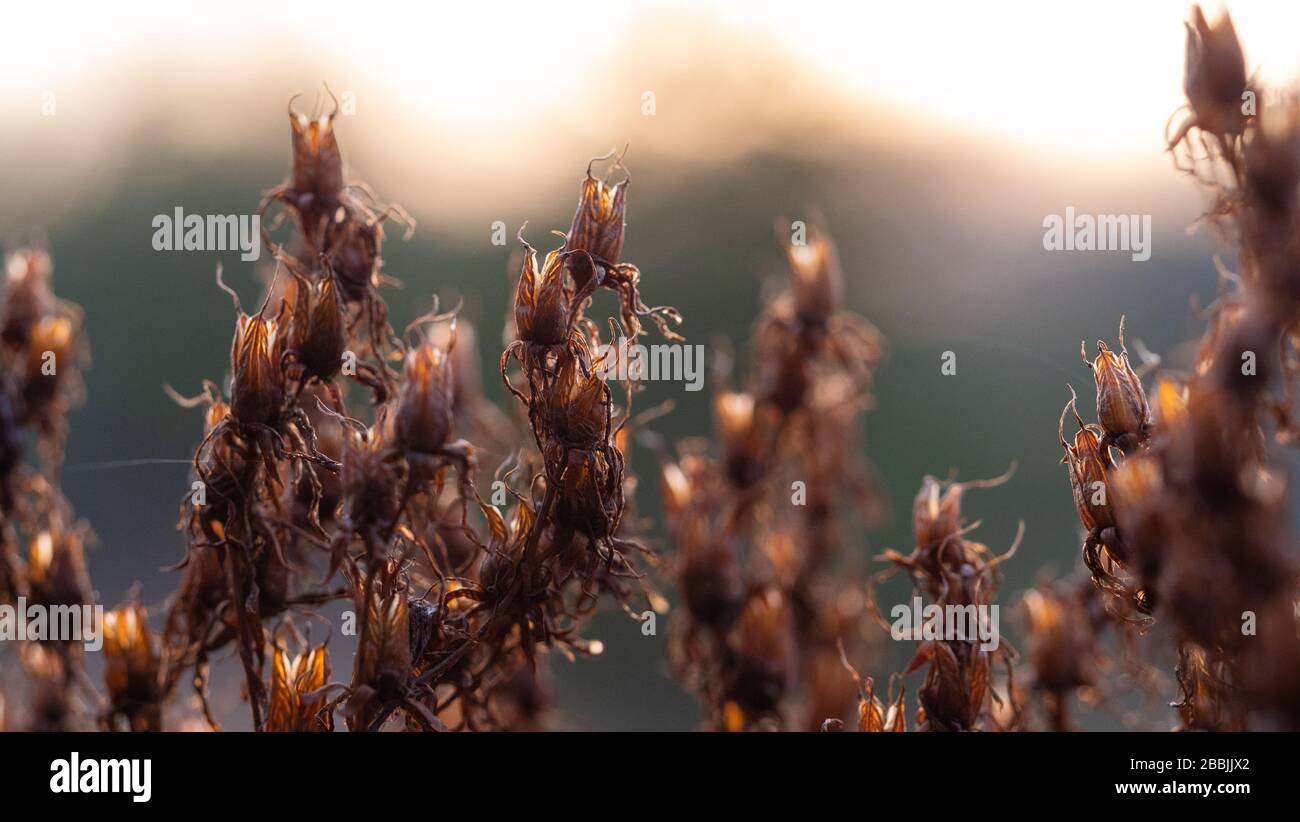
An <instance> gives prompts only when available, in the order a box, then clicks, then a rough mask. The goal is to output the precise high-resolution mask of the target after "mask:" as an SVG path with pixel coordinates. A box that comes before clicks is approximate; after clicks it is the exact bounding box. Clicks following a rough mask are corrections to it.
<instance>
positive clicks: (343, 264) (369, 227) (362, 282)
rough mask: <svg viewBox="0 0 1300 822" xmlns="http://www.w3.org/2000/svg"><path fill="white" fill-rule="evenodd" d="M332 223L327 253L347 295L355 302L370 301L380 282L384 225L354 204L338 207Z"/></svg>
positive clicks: (326, 246)
mask: <svg viewBox="0 0 1300 822" xmlns="http://www.w3.org/2000/svg"><path fill="white" fill-rule="evenodd" d="M328 220H329V223H328V226H327V228H326V237H325V241H324V244H323V250H324V251H325V252H326V253H327V255H328V259H329V264H330V267H331V268H332V269H333V271H334V273H335V274H336V275H338V278H339V284H340V285H341V286H342V287H343V292H344V295H345V296H346V297H347V298H348V299H349V300H352V301H354V302H359V301H362V300H365V299H369V298H370V297H371V296H372V291H373V289H374V288H375V286H376V283H377V280H378V278H377V276H376V275H377V274H378V272H379V266H380V262H381V260H380V254H381V251H382V249H383V245H384V226H383V223H382V222H381V221H379V220H378V219H376V218H375V217H374V215H372V214H371V213H370V212H369V211H368V210H366V209H365V208H364V207H362V206H359V205H355V204H352V203H347V204H344V205H340V206H338V207H336V208H335V209H334V210H333V212H332V213H331V214H329V215H328Z"/></svg>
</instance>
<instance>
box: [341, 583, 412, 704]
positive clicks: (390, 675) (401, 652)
mask: <svg viewBox="0 0 1300 822" xmlns="http://www.w3.org/2000/svg"><path fill="white" fill-rule="evenodd" d="M365 599H366V597H365V585H364V583H363V582H360V583H358V585H357V602H358V603H360V602H362V601H363V600H365ZM369 602H370V606H369V608H367V609H365V613H366V619H367V620H368V621H369V625H367V626H366V627H367V631H366V644H365V647H363V648H358V649H357V657H356V659H357V661H356V667H355V669H354V671H353V676H352V682H353V686H354V687H356V686H360V685H369V686H370V687H371V688H374V689H375V690H376V691H378V692H379V693H381V694H401V693H402V691H403V686H404V683H405V682H406V680H407V678H408V677H409V676H410V673H411V631H410V609H409V606H408V604H407V601H406V593H405V592H404V591H400V590H397V589H396V587H392V588H391V589H390V590H389V591H387V592H383V591H377V592H376V595H375V596H372V597H370V598H369Z"/></svg>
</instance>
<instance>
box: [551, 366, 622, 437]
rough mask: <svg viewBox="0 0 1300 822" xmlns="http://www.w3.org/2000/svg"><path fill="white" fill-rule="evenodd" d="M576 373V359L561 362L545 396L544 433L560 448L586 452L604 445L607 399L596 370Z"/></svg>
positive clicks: (577, 369)
mask: <svg viewBox="0 0 1300 822" xmlns="http://www.w3.org/2000/svg"><path fill="white" fill-rule="evenodd" d="M580 372H581V368H580V366H579V362H578V359H577V358H576V357H568V358H566V359H564V360H563V361H562V362H561V364H560V372H559V375H558V377H557V378H556V380H555V384H554V385H553V386H551V388H550V389H549V390H548V391H547V392H546V394H545V402H546V411H547V414H546V420H547V433H548V436H554V437H556V438H557V439H558V440H559V442H560V443H563V444H564V445H567V446H569V447H572V448H578V449H583V450H589V449H592V448H595V447H597V446H599V445H602V444H604V443H605V437H606V433H607V431H608V428H609V414H610V402H611V399H610V394H609V387H608V386H607V385H606V384H605V381H604V380H603V379H601V377H600V374H599V373H598V370H597V369H594V368H593V369H592V371H591V373H588V374H582V373H580Z"/></svg>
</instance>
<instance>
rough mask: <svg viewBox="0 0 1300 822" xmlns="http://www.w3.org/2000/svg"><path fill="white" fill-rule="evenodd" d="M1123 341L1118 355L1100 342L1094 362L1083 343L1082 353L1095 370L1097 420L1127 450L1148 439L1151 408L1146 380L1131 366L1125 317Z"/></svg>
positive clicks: (1120, 325) (1080, 352)
mask: <svg viewBox="0 0 1300 822" xmlns="http://www.w3.org/2000/svg"><path fill="white" fill-rule="evenodd" d="M1119 340H1120V353H1119V354H1118V355H1117V354H1116V353H1115V352H1114V351H1111V350H1110V349H1109V348H1107V347H1106V343H1104V342H1102V341H1101V340H1097V358H1096V359H1095V360H1093V361H1092V362H1088V355H1087V353H1086V352H1085V350H1084V346H1083V343H1080V344H1079V354H1080V356H1082V357H1083V360H1084V363H1086V364H1087V365H1088V367H1089V368H1091V369H1092V376H1093V380H1094V381H1095V382H1096V383H1097V421H1098V422H1100V423H1101V427H1102V428H1103V429H1105V431H1106V433H1107V434H1109V435H1110V436H1111V437H1112V438H1114V440H1115V441H1116V442H1117V443H1118V444H1120V445H1121V447H1125V446H1126V445H1128V444H1130V443H1137V442H1142V441H1144V440H1145V439H1146V437H1147V435H1148V434H1149V433H1150V430H1151V408H1150V407H1149V406H1148V404H1147V395H1146V391H1144V390H1143V389H1142V381H1141V380H1139V379H1138V376H1137V374H1136V373H1135V372H1134V371H1133V366H1132V365H1130V364H1129V360H1128V351H1127V350H1126V349H1125V348H1124V320H1123V319H1122V318H1121V319H1120V324H1119ZM1125 450H1126V451H1127V450H1129V449H1128V448H1125Z"/></svg>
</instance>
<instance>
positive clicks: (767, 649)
mask: <svg viewBox="0 0 1300 822" xmlns="http://www.w3.org/2000/svg"><path fill="white" fill-rule="evenodd" d="M732 648H733V651H734V652H735V653H736V654H737V659H738V662H737V668H736V672H735V675H734V680H733V682H732V683H731V685H730V687H729V689H728V690H729V693H730V696H731V698H732V700H734V701H735V702H737V703H738V704H739V705H740V706H741V707H742V709H743V710H744V713H745V715H746V716H747V717H750V718H754V717H756V716H758V715H762V714H768V713H773V712H775V711H776V710H777V708H778V707H779V705H780V703H781V698H782V697H783V696H784V695H785V692H786V690H787V688H788V686H789V682H790V677H791V676H792V675H793V673H794V669H793V668H794V663H795V641H794V626H793V622H792V615H791V612H790V605H789V602H788V600H787V599H786V597H785V596H784V595H783V594H782V593H781V592H780V591H778V590H776V589H775V588H768V589H766V590H763V591H759V592H756V593H755V594H754V595H752V596H750V598H749V600H748V601H747V602H746V603H745V607H744V609H743V610H742V611H741V613H740V618H739V620H738V621H737V622H736V625H735V628H734V629H733V632H732Z"/></svg>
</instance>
